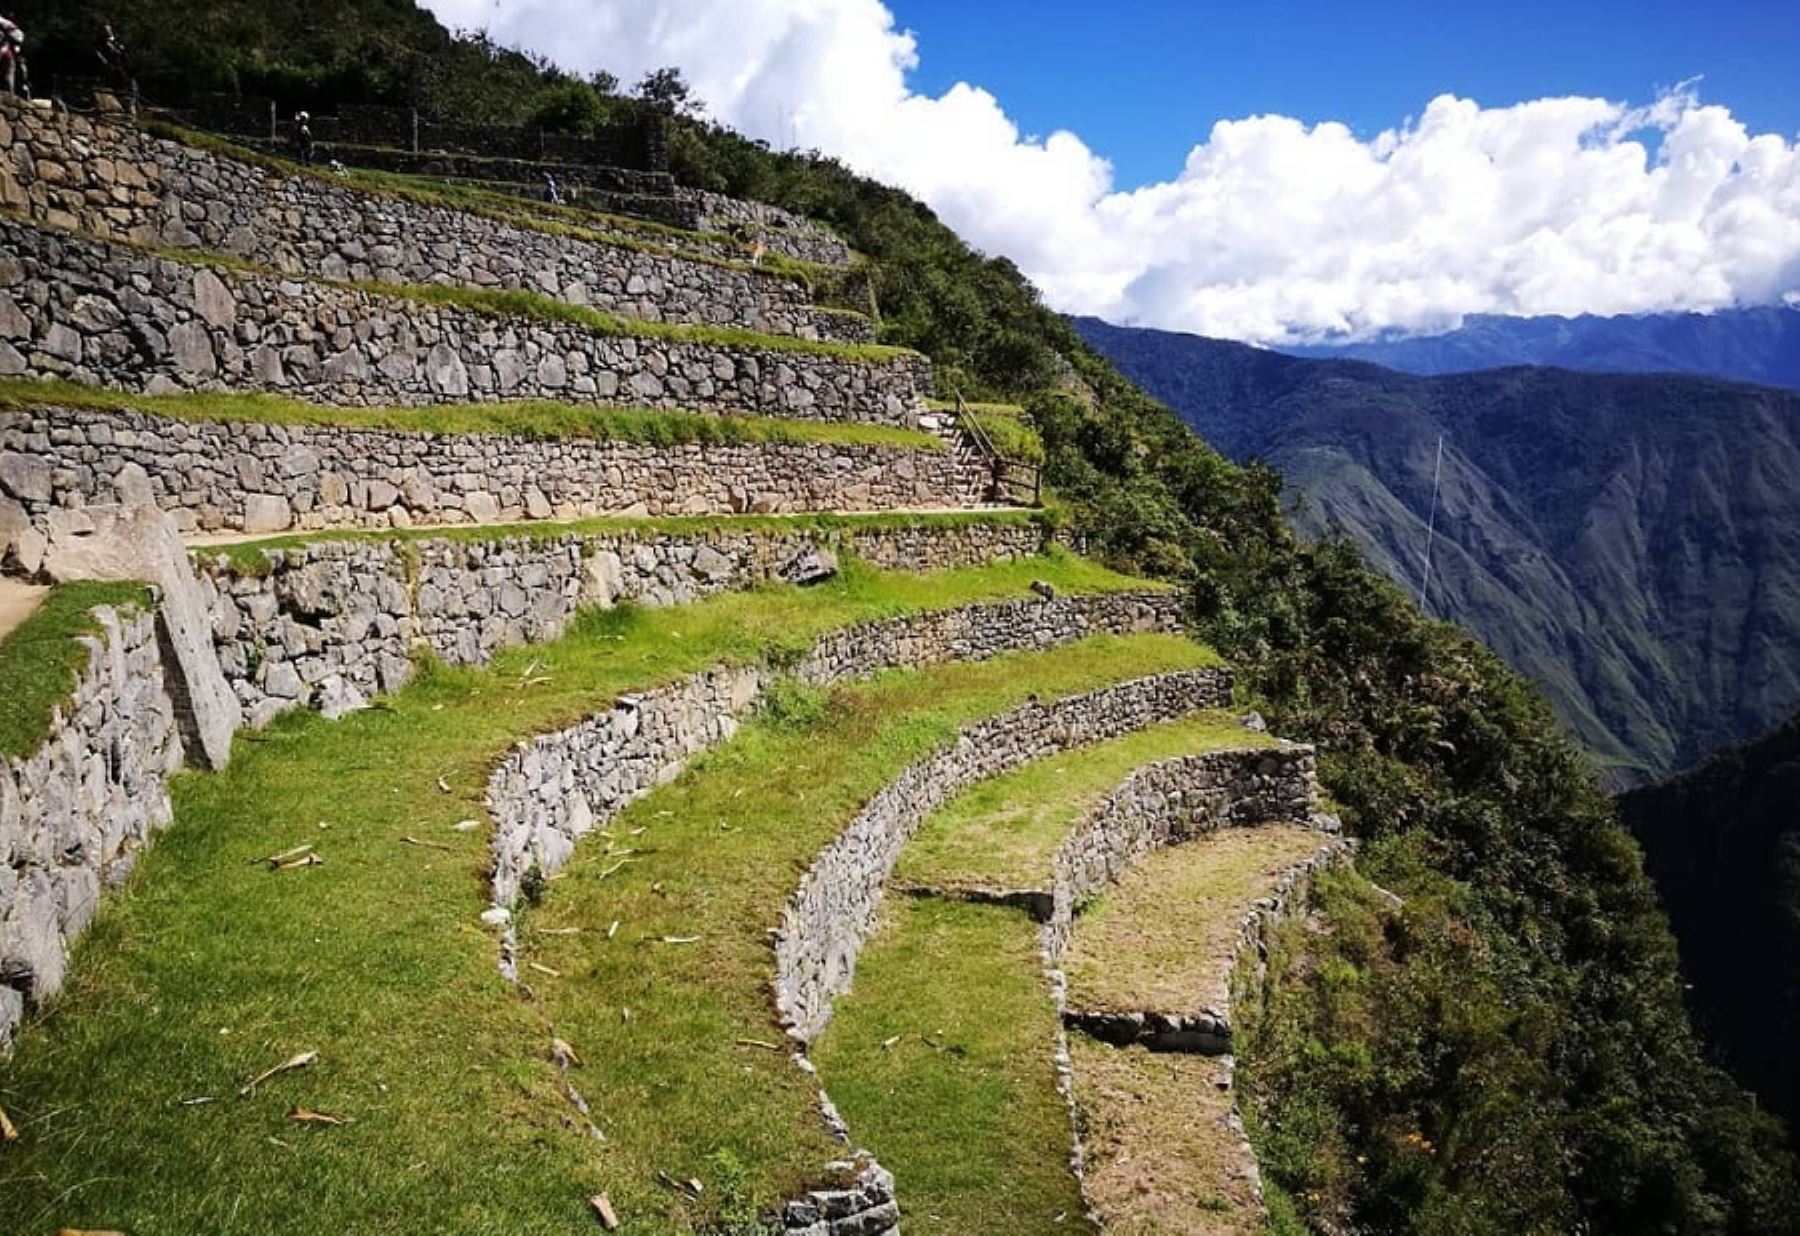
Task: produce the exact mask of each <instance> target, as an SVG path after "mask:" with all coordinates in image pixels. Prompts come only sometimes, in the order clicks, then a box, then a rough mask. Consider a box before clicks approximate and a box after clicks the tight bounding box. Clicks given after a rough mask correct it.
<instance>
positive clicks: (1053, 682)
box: [521, 636, 1212, 1228]
mask: <svg viewBox="0 0 1800 1236" xmlns="http://www.w3.org/2000/svg"><path fill="white" fill-rule="evenodd" d="M1211 659H1212V657H1211V654H1210V653H1209V652H1208V651H1207V650H1206V649H1204V648H1201V647H1200V646H1198V645H1195V644H1193V643H1191V642H1188V641H1186V640H1182V639H1179V638H1175V637H1170V636H1140V637H1132V638H1128V639H1114V638H1101V639H1095V640H1089V641H1084V642H1083V643H1081V644H1077V645H1074V646H1072V647H1070V648H1066V649H1062V650H1059V651H1055V652H1051V653H1046V654H1031V655H1024V656H1013V657H1007V658H1002V659H999V660H996V661H990V662H983V663H971V664H957V665H950V666H944V667H941V668H937V669H932V670H927V671H924V672H921V673H916V674H906V675H897V676H892V677H890V678H889V679H887V680H885V681H882V682H879V683H877V684H876V685H874V686H868V687H858V688H854V689H850V690H846V691H840V692H838V693H837V694H835V695H834V696H833V697H832V698H831V699H830V700H829V701H821V700H819V699H815V698H811V697H800V698H798V699H792V700H790V701H788V704H789V706H788V707H787V708H786V709H785V710H784V711H783V713H782V714H781V715H779V716H776V717H772V718H768V719H765V720H764V721H762V722H760V723H759V724H756V725H753V726H751V727H749V728H748V729H747V730H746V731H745V732H744V733H742V734H740V735H739V736H738V738H737V739H736V740H734V741H733V742H732V743H731V744H729V745H728V746H727V747H725V748H723V749H721V750H719V751H717V752H715V753H713V754H711V755H710V756H708V757H706V758H705V759H704V760H703V761H701V762H700V763H699V764H697V765H696V767H695V768H694V770H693V771H692V772H691V773H690V775H688V776H685V777H683V778H682V779H681V780H679V781H678V782H676V783H675V784H674V785H672V786H670V787H668V788H666V789H664V790H662V791H660V792H658V793H656V794H653V795H650V796H648V797H646V798H645V799H642V800H640V801H639V802H638V803H636V804H634V805H633V806H632V807H631V808H629V809H628V810H626V811H625V812H624V813H622V814H621V815H620V816H619V817H618V819H617V820H616V821H615V822H614V824H613V825H612V826H611V827H610V828H609V830H608V831H609V832H610V833H611V838H610V840H611V842H612V845H613V848H612V849H611V851H610V852H609V851H608V850H607V849H605V848H602V847H599V846H595V847H591V848H590V849H589V851H588V853H587V854H586V855H585V856H584V857H582V858H579V859H578V860H577V861H576V862H574V863H573V864H571V866H570V867H568V868H565V870H564V873H563V876H564V878H562V879H559V880H557V881H556V882H554V883H552V884H551V886H550V893H549V895H548V897H547V898H546V899H545V902H544V905H543V908H542V909H541V910H539V911H537V912H535V913H531V914H528V915H526V916H525V919H524V923H523V926H522V940H523V942H524V945H525V947H524V949H523V950H522V954H521V956H522V960H523V962H524V964H525V966H526V967H527V969H526V970H525V971H524V973H525V974H526V975H527V976H528V977H529V978H530V981H531V982H532V985H533V986H534V987H535V988H536V990H537V995H538V997H539V999H540V1001H541V1003H542V1009H543V1012H544V1014H545V1016H546V1018H547V1019H548V1020H549V1022H550V1024H551V1025H552V1026H554V1027H555V1029H556V1032H557V1033H558V1034H559V1035H561V1036H562V1037H563V1038H565V1039H567V1040H568V1041H569V1042H571V1043H573V1044H575V1045H576V1046H577V1048H578V1050H580V1051H581V1052H582V1053H583V1054H584V1055H585V1056H586V1057H587V1059H588V1060H589V1062H590V1064H589V1066H588V1068H587V1069H585V1070H583V1071H582V1073H581V1077H580V1081H579V1084H580V1085H582V1086H583V1088H584V1089H585V1090H586V1092H587V1097H588V1098H589V1100H590V1101H591V1102H592V1103H593V1104H594V1105H595V1109H596V1110H597V1111H599V1112H601V1113H603V1114H604V1115H603V1120H604V1122H605V1124H606V1128H607V1133H608V1136H609V1138H610V1139H611V1141H610V1143H609V1146H610V1147H611V1148H610V1149H609V1150H607V1151H606V1152H605V1154H604V1158H605V1162H606V1166H607V1171H608V1178H609V1180H610V1181H611V1182H612V1185H613V1189H614V1197H615V1200H617V1199H621V1198H622V1199H623V1200H625V1202H626V1203H627V1206H628V1208H629V1210H630V1211H631V1212H632V1213H633V1214H639V1213H642V1214H647V1215H652V1216H656V1220H657V1222H659V1223H661V1224H663V1225H666V1226H672V1227H676V1228H682V1227H683V1226H684V1225H686V1224H688V1223H690V1222H693V1221H696V1220H703V1219H705V1218H707V1217H709V1216H708V1215H707V1213H706V1208H705V1206H704V1205H701V1206H693V1205H690V1204H689V1203H688V1202H687V1201H685V1200H684V1199H683V1198H681V1197H680V1196H679V1195H676V1194H672V1193H671V1192H670V1191H669V1190H668V1189H666V1188H665V1187H663V1186H661V1185H660V1184H659V1183H658V1179H657V1176H656V1173H657V1172H658V1171H659V1170H660V1171H666V1172H670V1173H672V1174H673V1175H675V1176H676V1177H677V1178H678V1179H685V1178H686V1177H688V1176H695V1177H697V1178H699V1179H701V1180H702V1181H707V1182H709V1183H710V1184H718V1183H719V1182H720V1178H721V1176H722V1175H723V1174H724V1173H723V1169H722V1167H721V1162H720V1160H719V1159H718V1157H717V1152H718V1151H719V1150H721V1149H723V1150H727V1151H729V1153H730V1157H731V1160H732V1161H734V1162H735V1164H737V1165H739V1166H740V1167H741V1168H742V1170H743V1173H744V1178H743V1183H742V1187H743V1189H744V1190H745V1192H746V1195H747V1196H749V1197H752V1198H754V1199H757V1200H759V1201H764V1202H766V1201H770V1200H773V1199H776V1198H779V1197H781V1196H783V1195H785V1194H788V1193H791V1192H792V1191H794V1190H795V1189H796V1188H797V1187H798V1186H800V1185H801V1184H803V1183H804V1182H805V1181H806V1180H807V1179H809V1178H816V1174H817V1172H818V1169H819V1166H820V1165H821V1164H823V1163H824V1162H826V1161H827V1160H828V1159H831V1158H834V1157H838V1156H840V1155H841V1153H842V1147H838V1146H835V1145H834V1144H833V1143H832V1142H831V1141H829V1140H828V1139H827V1138H826V1137H825V1135H824V1132H823V1129H822V1126H821V1125H820V1123H819V1121H818V1120H817V1119H816V1116H815V1114H814V1113H815V1111H816V1094H817V1091H816V1087H815V1085H814V1083H812V1082H811V1081H810V1079H808V1078H807V1077H805V1076H804V1075H803V1074H801V1073H799V1072H798V1071H797V1070H795V1069H793V1067H792V1066H791V1065H790V1064H789V1062H788V1061H787V1060H786V1058H785V1053H784V1052H783V1051H782V1050H781V1049H780V1048H779V1047H776V1046H772V1045H773V1044H776V1043H777V1042H778V1041H779V1037H780V1036H779V1035H778V1034H776V1033H775V1031H774V1026H773V1022H772V1017H771V1012H770V998H769V987H768V984H769V979H770V965H771V963H770V956H769V950H768V940H767V936H766V931H767V929H768V928H769V927H770V926H772V925H773V924H774V923H775V922H776V921H777V919H778V916H779V915H778V911H779V907H780V906H781V905H782V903H783V902H784V901H785V900H786V898H787V897H788V895H789V894H791V893H792V891H793V889H794V888H795V887H796V885H797V884H798V881H799V877H800V874H801V872H802V871H803V870H804V869H805V867H806V865H807V863H808V862H810V861H811V859H812V857H813V856H814V855H815V854H816V853H817V852H818V851H819V850H820V849H821V848H823V846H824V845H825V844H826V843H827V842H828V841H830V840H831V838H832V837H833V836H835V835H836V834H837V832H838V831H839V830H840V829H841V828H842V826H843V825H844V824H846V823H847V822H848V821H849V820H850V818H851V817H852V816H853V815H854V814H855V812H856V810H857V809H858V808H859V807H860V806H861V805H862V804H863V803H864V802H865V801H867V799H868V798H869V797H870V796H871V795H872V794H874V793H875V792H876V791H877V790H878V789H880V788H881V786H882V785H884V784H885V783H887V782H888V781H890V780H892V779H893V778H894V777H895V776H896V775H898V774H899V773H900V771H901V770H902V769H903V768H904V767H905V766H906V765H907V764H909V763H911V762H912V761H914V760H917V759H919V758H922V757H923V756H925V755H927V754H929V753H930V752H931V751H932V750H933V749H935V748H936V747H937V746H939V745H940V744H942V743H944V742H947V741H948V740H949V739H950V738H951V737H952V736H953V735H954V734H955V732H956V731H957V729H958V728H959V727H960V726H962V725H964V724H966V723H968V722H970V721H973V720H975V719H977V718H980V717H983V716H988V715H991V714H993V713H996V712H1000V711H1002V710H1004V709H1006V708H1009V707H1013V706H1016V705H1017V704H1019V703H1022V702H1023V701H1024V700H1025V699H1026V698H1027V697H1028V696H1030V695H1032V694H1037V695H1040V696H1051V697H1054V696H1059V695H1065V694H1070V693H1074V692H1078V691H1083V690H1088V689H1092V688H1094V687H1097V686H1100V685H1103V684H1105V683H1110V682H1116V681H1120V680H1123V679H1127V678H1134V677H1139V676H1141V675H1144V674H1150V673H1158V672H1163V671H1166V670H1171V669H1178V668H1188V667H1191V666H1195V665H1201V664H1207V663H1210V661H1211ZM638 830H643V831H642V832H641V833H640V832H639V831H638ZM625 850H632V851H635V853H633V854H631V855H623V853H622V852H623V851H625ZM625 858H631V859H633V860H635V861H632V862H629V863H625V862H624V859H625ZM622 863H623V865H622ZM614 922H617V923H619V924H621V926H620V928H619V930H618V933H617V935H616V936H613V935H612V926H611V925H612V924H613V923H614ZM1021 922H1023V920H1021ZM696 937H697V938H696ZM668 940H677V941H689V943H685V944H667V943H658V941H668ZM1026 951H1027V952H1029V949H1027V950H1026ZM871 986H872V984H871ZM627 1010H629V1012H627ZM601 1062H604V1064H603V1065H602V1064H601ZM950 1127H952V1126H946V1128H947V1129H948V1128H950ZM860 1136H861V1134H860V1133H859V1137H860ZM704 1197H705V1195H703V1200H704Z"/></svg>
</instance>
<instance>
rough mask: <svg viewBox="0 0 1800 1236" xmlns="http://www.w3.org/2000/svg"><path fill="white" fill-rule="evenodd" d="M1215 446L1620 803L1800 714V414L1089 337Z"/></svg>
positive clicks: (1671, 393) (1118, 332)
mask: <svg viewBox="0 0 1800 1236" xmlns="http://www.w3.org/2000/svg"><path fill="white" fill-rule="evenodd" d="M1077 327H1078V329H1079V330H1080V331H1081V333H1082V334H1083V335H1084V336H1085V337H1086V338H1087V340H1088V341H1089V342H1090V343H1092V344H1093V345H1095V346H1096V347H1098V348H1099V349H1100V350H1101V351H1102V352H1104V353H1106V354H1107V355H1108V356H1109V357H1110V358H1111V359H1112V360H1113V361H1114V363H1116V364H1118V365H1119V366H1120V367H1121V368H1122V369H1123V370H1124V371H1125V372H1126V374H1127V375H1128V376H1130V377H1131V378H1133V379H1134V380H1136V381H1137V382H1139V383H1140V384H1142V385H1143V386H1144V387H1145V388H1146V389H1148V390H1149V391H1151V393H1153V394H1155V395H1157V396H1158V397H1160V398H1162V399H1163V400H1165V401H1167V402H1168V403H1170V404H1172V405H1173V406H1174V407H1175V408H1176V409H1177V411H1179V412H1180V413H1181V415H1182V416H1183V417H1184V418H1185V419H1186V420H1187V421H1188V423H1189V424H1191V425H1193V426H1194V427H1195V428H1196V429H1197V430H1199V431H1200V433H1201V435H1202V436H1204V437H1205V438H1207V439H1208V440H1209V441H1211V442H1213V443H1214V444H1216V445H1218V446H1219V447H1221V448H1222V449H1224V450H1225V451H1226V452H1227V453H1229V454H1231V455H1233V456H1235V457H1237V458H1240V459H1245V458H1250V457H1261V458H1265V459H1267V460H1269V461H1270V462H1271V463H1273V464H1274V465H1275V466H1277V467H1278V468H1280V469H1281V470H1282V471H1283V472H1284V473H1285V475H1286V477H1287V480H1288V483H1289V486H1290V494H1289V500H1290V502H1291V504H1292V508H1293V513H1294V515H1295V518H1296V520H1297V521H1298V522H1299V524H1300V525H1301V526H1302V527H1303V528H1304V529H1305V530H1306V531H1307V532H1309V533H1311V534H1314V535H1323V534H1327V533H1330V532H1333V531H1341V532H1343V533H1345V534H1347V535H1348V536H1350V537H1351V538H1352V539H1354V540H1355V541H1356V542H1357V543H1358V544H1359V545H1361V547H1362V548H1363V550H1364V552H1365V553H1366V554H1367V555H1368V557H1369V559H1370V561H1371V562H1372V563H1373V564H1374V565H1375V566H1376V567H1378V568H1379V569H1380V570H1381V571H1383V572H1384V573H1385V574H1387V575H1388V576H1390V577H1391V578H1393V579H1395V580H1396V581H1398V582H1400V583H1402V584H1404V585H1407V586H1408V587H1410V588H1412V589H1415V590H1416V589H1418V588H1419V586H1420V583H1421V576H1422V573H1423V572H1422V565H1423V558H1424V551H1425V546H1426V541H1427V523H1428V520H1429V518H1430V510H1431V498H1432V477H1433V471H1434V467H1435V465H1436V456H1437V445H1438V440H1439V436H1440V434H1441V435H1442V438H1443V444H1444V445H1443V467H1442V482H1441V492H1440V496H1439V507H1438V514H1437V524H1436V527H1437V533H1436V538H1435V542H1434V544H1435V549H1434V553H1433V562H1432V572H1431V582H1430V591H1429V596H1428V608H1429V610H1430V611H1431V612H1432V613H1433V614H1435V615H1437V616H1439V617H1443V618H1449V619H1454V620H1456V621H1458V622H1461V623H1464V624H1465V625H1467V626H1468V627H1469V628H1470V629H1471V630H1473V631H1474V632H1475V633H1476V634H1477V635H1479V636H1480V637H1481V638H1482V639H1483V640H1484V641H1485V642H1486V643H1488V644H1489V645H1490V646H1491V647H1493V648H1494V649H1495V650H1496V651H1498V652H1499V653H1500V654H1501V655H1502V656H1503V657H1505V658H1506V659H1507V660H1508V661H1509V662H1510V663H1511V664H1512V665H1513V666H1514V667H1515V668H1517V669H1520V670H1522V671H1524V672H1525V673H1526V674H1528V675H1529V676H1531V677H1532V678H1534V679H1535V680H1537V681H1538V682H1539V683H1540V684H1541V685H1542V686H1543V688H1544V690H1545V691H1546V692H1547V693H1548V695H1549V697H1550V699H1551V701H1552V702H1553V704H1554V705H1555V707H1556V708H1557V710H1558V712H1559V713H1560V714H1561V716H1562V717H1563V719H1564V720H1565V722H1566V723H1567V724H1568V725H1570V726H1571V727H1572V728H1573V729H1574V730H1575V732H1576V733H1577V734H1578V735H1579V736H1580V738H1581V739H1582V741H1583V742H1584V743H1585V744H1586V745H1587V746H1588V748H1589V749H1590V750H1591V751H1593V752H1594V753H1595V755H1596V756H1597V757H1598V758H1599V760H1600V761H1601V762H1602V764H1603V765H1604V766H1606V767H1607V768H1608V770H1609V772H1610V774H1611V776H1612V777H1613V779H1614V780H1615V781H1616V782H1617V783H1618V784H1620V785H1630V784H1636V783H1639V782H1642V781H1644V780H1647V779H1653V778H1655V777H1658V776H1662V775H1665V774H1667V773H1669V772H1671V771H1673V770H1675V769H1678V768H1682V767H1685V766H1687V765H1689V764H1691V763H1693V762H1694V761H1695V760H1697V759H1699V758H1700V757H1702V756H1703V755H1705V754H1706V753H1707V752H1710V751H1712V750H1714V749H1716V748H1718V747H1720V746H1723V745H1725V744H1727V743H1731V742H1736V741H1741V740H1743V739H1745V738H1748V737H1750V736H1752V735H1755V734H1758V733H1761V732H1762V731H1764V730H1766V729H1768V728H1769V727H1770V726H1772V725H1774V724H1775V723H1777V722H1778V721H1780V720H1781V719H1782V718H1784V717H1785V716H1787V715H1788V714H1789V713H1790V712H1791V711H1792V709H1793V707H1794V704H1795V702H1796V701H1797V700H1800V497H1797V495H1800V395H1796V394H1793V393H1790V392H1783V391H1776V390H1771V389H1765V388H1759V387H1751V386H1742V385H1737V384H1732V383H1726V382H1719V381H1713V380H1708V379H1700V378H1686V377H1674V376H1666V375H1649V376H1646V375H1636V376H1634V375H1595V374H1577V373H1570V372H1566V371H1562V370H1554V369H1533V368H1515V369H1505V370H1495V371H1489V372H1482V373H1472V374H1460V375H1450V376H1442V377H1432V378H1422V377H1414V376H1409V375H1405V374H1400V373H1395V372H1393V371H1390V370H1385V369H1381V368H1378V367H1376V366H1374V365H1369V364H1364V363H1361V362H1353V361H1313V360H1300V359H1295V358H1291V357H1287V356H1282V355H1277V354H1275V353H1271V352H1266V351H1261V350H1258V349H1255V348H1250V347H1246V346H1243V345H1239V344H1232V343H1224V342H1220V341H1216V340H1209V339H1203V338H1199V337H1195V336H1189V335H1177V334H1169V333H1164V332H1157V331H1148V330H1137V329H1127V328H1118V327H1112V326H1108V325H1106V324H1105V323H1102V322H1098V321H1095V320H1092V319H1083V320H1080V321H1078V322H1077Z"/></svg>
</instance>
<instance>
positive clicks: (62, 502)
mask: <svg viewBox="0 0 1800 1236" xmlns="http://www.w3.org/2000/svg"><path fill="white" fill-rule="evenodd" d="M130 465H136V466H137V467H139V468H142V469H143V470H144V472H145V473H146V474H147V475H148V476H149V478H150V482H151V489H152V491H153V493H154V495H155V497H156V501H157V502H158V504H159V505H160V506H162V508H163V509H164V510H165V511H167V512H169V513H170V514H171V515H173V516H174V517H175V519H176V522H177V523H178V524H180V525H182V526H183V527H185V528H186V529H188V530H190V531H199V532H249V533H261V532H283V531H287V530H289V529H298V530H311V529H319V528H354V527H363V528H391V527H411V526H412V525H414V524H456V523H495V522H507V523H516V522H521V521H525V520H544V519H557V520H570V519H577V518H582V517H585V516H590V515H602V514H626V515H722V514H771V513H773V514H799V513H817V512H826V511H843V512H858V511H898V510H908V509H931V508H962V507H969V506H974V505H977V504H978V503H979V502H980V501H981V500H982V498H983V497H984V491H985V489H986V487H987V485H988V483H989V474H988V471H987V469H985V468H983V467H982V466H981V465H980V464H979V463H978V462H976V461H973V460H971V459H970V458H969V457H968V456H967V455H966V454H965V453H963V452H960V451H956V450H953V449H948V448H942V449H940V448H938V447H936V446H932V445H928V444H922V445H920V446H918V447H909V446H902V445H887V444H853V443H839V442H756V443H717V444H708V443H678V444H673V445H668V446H658V445H652V444H647V443H640V442H628V441H616V440H609V439H603V438H587V437H559V438H534V437H528V436H523V435H502V434H435V433H415V432H410V431H404V432H403V431H391V430H377V429H346V428H327V427H320V426H303V425H274V424H267V423H262V422H254V421H189V420H184V419H177V418H174V417H167V416H153V415H150V414H147V413H140V412H131V411H92V410H86V409H71V408H58V407H52V406H42V407H37V408H33V409H31V410H29V411H5V410H0V502H4V501H11V502H13V503H15V504H17V505H18V506H19V507H21V508H23V510H24V511H25V513H26V515H27V516H28V517H29V518H30V519H31V520H32V521H33V522H35V523H41V522H42V520H43V519H44V517H45V516H46V514H47V513H48V512H49V511H50V510H53V509H55V508H57V507H78V506H85V505H88V504H90V503H93V502H96V501H104V500H105V497H106V495H107V494H108V493H109V492H110V490H111V486H112V480H113V477H114V476H116V475H117V473H118V472H119V471H120V469H122V468H124V467H127V466H130Z"/></svg>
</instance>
